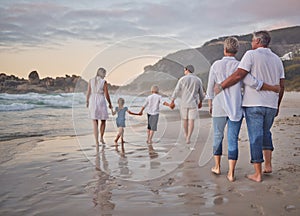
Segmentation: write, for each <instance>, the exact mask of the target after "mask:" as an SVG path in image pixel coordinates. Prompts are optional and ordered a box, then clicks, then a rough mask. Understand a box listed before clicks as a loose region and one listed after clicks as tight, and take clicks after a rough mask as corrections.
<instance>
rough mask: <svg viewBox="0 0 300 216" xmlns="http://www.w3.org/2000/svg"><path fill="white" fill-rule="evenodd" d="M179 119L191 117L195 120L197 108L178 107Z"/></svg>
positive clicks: (197, 115)
mask: <svg viewBox="0 0 300 216" xmlns="http://www.w3.org/2000/svg"><path fill="white" fill-rule="evenodd" d="M180 115H181V119H191V120H195V119H197V118H198V117H199V114H198V109H197V108H186V107H182V108H180Z"/></svg>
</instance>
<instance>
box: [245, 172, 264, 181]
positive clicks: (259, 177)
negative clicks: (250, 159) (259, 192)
mask: <svg viewBox="0 0 300 216" xmlns="http://www.w3.org/2000/svg"><path fill="white" fill-rule="evenodd" d="M245 177H246V178H247V179H249V180H251V181H255V182H261V181H262V179H261V176H259V175H256V174H252V175H245Z"/></svg>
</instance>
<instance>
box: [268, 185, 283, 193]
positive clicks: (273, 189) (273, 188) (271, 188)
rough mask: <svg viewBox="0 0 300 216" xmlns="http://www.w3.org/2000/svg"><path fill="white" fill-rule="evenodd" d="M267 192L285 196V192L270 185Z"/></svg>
mask: <svg viewBox="0 0 300 216" xmlns="http://www.w3.org/2000/svg"><path fill="white" fill-rule="evenodd" d="M267 191H270V192H275V193H276V194H277V195H284V191H283V190H282V189H281V188H279V187H277V186H274V185H270V186H269V187H268V189H267Z"/></svg>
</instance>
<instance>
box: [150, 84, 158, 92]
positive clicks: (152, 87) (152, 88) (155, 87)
mask: <svg viewBox="0 0 300 216" xmlns="http://www.w3.org/2000/svg"><path fill="white" fill-rule="evenodd" d="M158 91H159V88H158V86H157V85H153V86H151V92H154V93H158Z"/></svg>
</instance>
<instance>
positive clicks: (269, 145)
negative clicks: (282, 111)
mask: <svg viewBox="0 0 300 216" xmlns="http://www.w3.org/2000/svg"><path fill="white" fill-rule="evenodd" d="M276 112H277V109H273V108H269V107H261V106H258V107H245V115H246V122H247V129H248V136H249V141H250V152H251V163H262V162H264V158H263V151H262V150H271V151H273V150H274V147H273V142H272V133H271V131H270V129H271V127H272V124H273V122H274V118H275V115H276Z"/></svg>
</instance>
